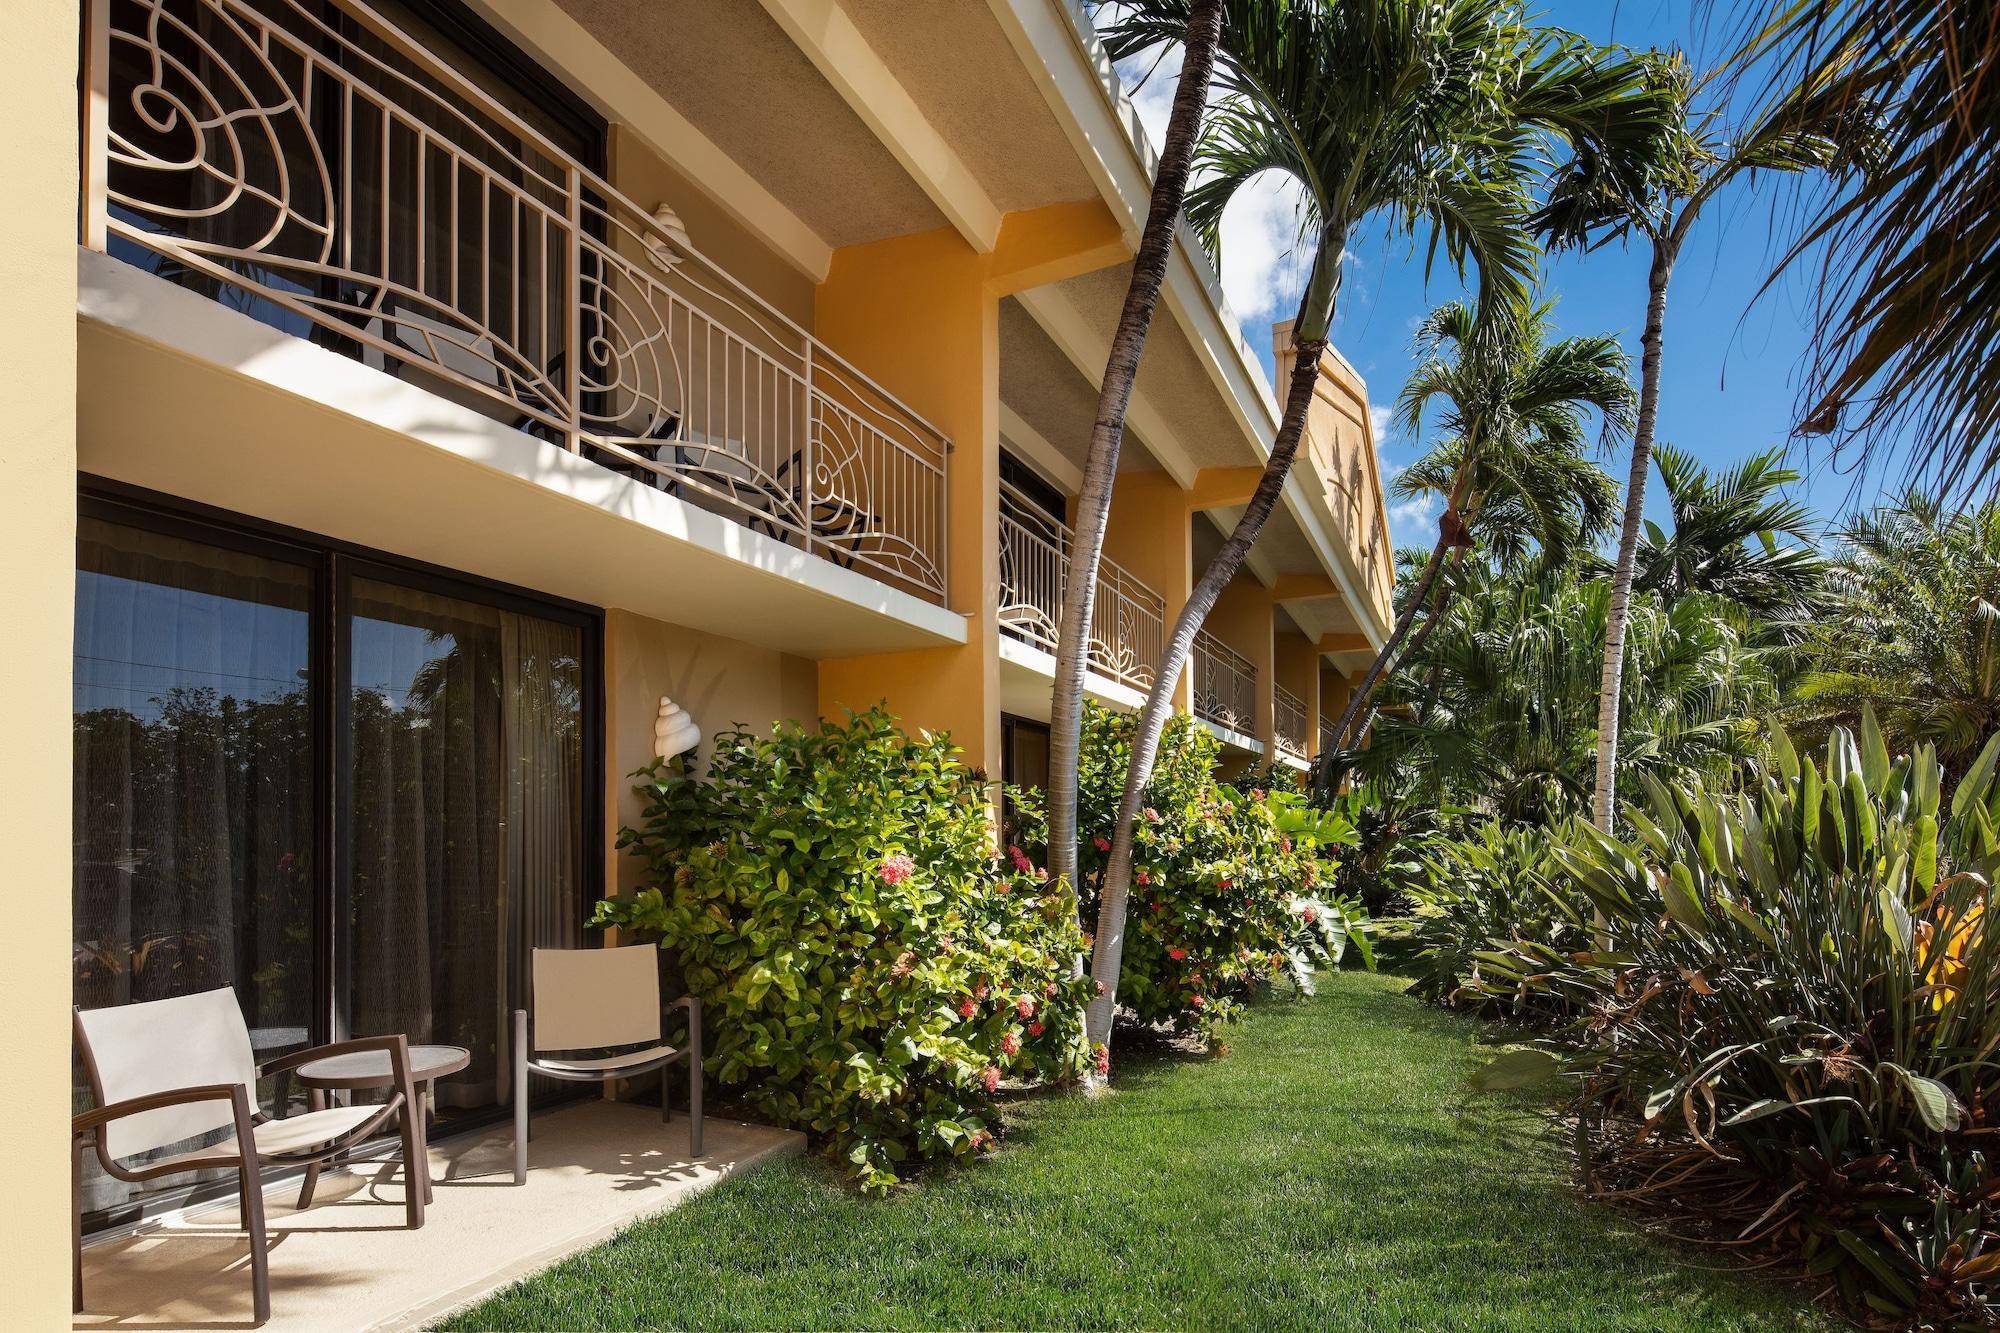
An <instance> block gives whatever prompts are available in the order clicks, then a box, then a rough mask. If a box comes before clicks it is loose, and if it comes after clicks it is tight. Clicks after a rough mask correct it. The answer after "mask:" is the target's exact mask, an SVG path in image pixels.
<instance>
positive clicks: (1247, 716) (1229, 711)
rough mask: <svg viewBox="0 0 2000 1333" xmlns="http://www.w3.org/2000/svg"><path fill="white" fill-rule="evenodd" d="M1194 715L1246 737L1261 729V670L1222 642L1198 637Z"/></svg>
mask: <svg viewBox="0 0 2000 1333" xmlns="http://www.w3.org/2000/svg"><path fill="white" fill-rule="evenodd" d="M1194 714H1195V716H1196V717H1202V718H1207V719H1208V720H1209V721H1210V722H1213V723H1215V724H1216V725H1217V726H1218V727H1227V728H1229V729H1230V730H1231V731H1236V732H1241V733H1243V734H1244V735H1246V736H1247V735H1254V734H1255V733H1256V730H1257V668H1256V665H1255V664H1254V663H1252V662H1251V661H1250V659H1249V658H1247V657H1245V656H1244V655H1243V654H1241V653H1239V652H1237V651H1236V650H1235V649H1234V648H1231V647H1230V646H1229V645H1228V644H1226V643H1224V642H1223V641H1222V640H1220V639H1218V638H1216V637H1215V636H1214V635H1213V634H1210V633H1209V632H1208V631H1207V630H1200V631H1198V632H1197V633H1196V634H1195V636H1194Z"/></svg>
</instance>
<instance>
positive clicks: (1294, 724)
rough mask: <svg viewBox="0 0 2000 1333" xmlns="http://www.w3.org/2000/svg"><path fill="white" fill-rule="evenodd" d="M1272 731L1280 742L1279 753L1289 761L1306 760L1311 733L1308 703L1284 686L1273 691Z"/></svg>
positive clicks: (1302, 761) (1301, 761) (1273, 688)
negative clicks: (1307, 709) (1308, 720)
mask: <svg viewBox="0 0 2000 1333" xmlns="http://www.w3.org/2000/svg"><path fill="white" fill-rule="evenodd" d="M1271 730H1272V733H1273V735H1274V737H1275V738H1276V740H1277V742H1278V753H1279V754H1280V755H1283V756H1284V757H1285V758H1287V759H1295V760H1297V761H1299V762H1300V763H1304V762H1305V760H1306V745H1307V741H1308V738H1309V737H1310V735H1311V733H1310V732H1309V731H1308V730H1307V723H1306V701H1305V700H1304V699H1301V698H1300V697H1299V696H1298V695H1296V694H1294V693H1292V691H1290V690H1288V689H1286V688H1285V687H1284V686H1282V685H1276V686H1273V687H1272V690H1271Z"/></svg>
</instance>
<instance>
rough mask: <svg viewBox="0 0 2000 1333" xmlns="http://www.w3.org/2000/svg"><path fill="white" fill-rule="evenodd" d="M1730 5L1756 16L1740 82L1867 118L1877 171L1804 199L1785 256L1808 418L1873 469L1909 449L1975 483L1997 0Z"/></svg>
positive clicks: (1986, 402)
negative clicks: (1806, 292)
mask: <svg viewBox="0 0 2000 1333" xmlns="http://www.w3.org/2000/svg"><path fill="white" fill-rule="evenodd" d="M1732 7H1733V8H1734V9H1736V10H1737V11H1738V12H1739V13H1740V14H1742V15H1744V16H1745V17H1746V18H1747V19H1748V20H1749V25H1750V29H1751V31H1750V36H1749V40H1748V42H1747V45H1746V49H1745V51H1744V52H1743V54H1742V55H1741V56H1740V57H1739V58H1738V60H1737V62H1736V63H1737V66H1738V67H1739V68H1740V69H1742V70H1743V71H1745V77H1746V78H1754V79H1758V80H1761V81H1762V82H1763V84H1764V86H1765V87H1766V88H1767V89H1768V90H1770V91H1772V92H1774V93H1777V94H1782V95H1788V96H1790V97H1791V98H1793V99H1794V100H1795V101H1796V102H1797V103H1798V104H1799V105H1800V107H1801V109H1802V114H1803V115H1805V116H1806V117H1809V118H1825V117H1827V116H1828V115H1829V114H1831V115H1837V116H1839V117H1841V118H1843V119H1845V120H1846V121H1847V122H1849V123H1850V124H1852V125H1855V126H1856V127H1865V128H1867V129H1868V130H1869V131H1870V132H1869V134H1868V136H1867V145H1868V147H1869V149H1870V157H1871V161H1870V162H1869V170H1868V171H1867V172H1866V174H1865V175H1863V176H1862V177H1861V178H1860V179H1859V180H1858V181H1857V182H1855V183H1854V184H1853V185H1852V187H1851V188H1845V187H1844V186H1843V188H1828V189H1826V190H1825V191H1823V192H1820V194H1819V197H1815V198H1811V199H1808V200H1806V201H1804V206H1802V207H1801V208H1800V209H1799V210H1798V216H1799V217H1800V218H1801V219H1802V220H1803V222H1802V225H1801V227H1800V229H1799V235H1798V238H1797V240H1796V242H1795V243H1794V244H1793V245H1792V247H1791V248H1790V249H1789V250H1788V251H1787V252H1786V253H1785V255H1784V256H1783V259H1782V261H1781V264H1782V266H1785V267H1790V266H1795V265H1796V266H1803V267H1805V268H1806V269H1807V270H1808V271H1809V273H1810V276H1811V282H1812V288H1813V291H1814V293H1815V295H1816V305H1817V311H1816V315H1817V317H1816V318H1815V319H1813V320H1812V321H1811V327H1812V328H1813V329H1814V330H1815V340H1814V347H1813V355H1812V357H1811V359H1810V362H1809V364H1808V366H1807V368H1806V380H1805V384H1804V386H1803V398H1802V404H1801V405H1802V408H1803V413H1802V417H1803V424H1802V427H1801V429H1802V430H1805V431H1807V432H1813V433H1825V432H1829V431H1832V430H1834V429H1835V428H1836V427H1837V426H1838V427H1843V428H1845V429H1847V430H1849V431H1851V432H1852V433H1853V434H1854V435H1855V437H1857V438H1858V439H1859V441H1860V445H1861V457H1860V458H1859V459H1858V460H1857V462H1858V463H1859V464H1861V465H1862V466H1863V467H1864V469H1865V467H1866V465H1867V464H1868V463H1869V462H1870V461H1879V459H1881V458H1882V457H1886V456H1890V455H1892V454H1900V455H1902V456H1903V459H1904V462H1905V463H1906V465H1907V467H1908V469H1909V472H1910V479H1911V480H1912V481H1913V482H1916V481H1919V480H1920V479H1921V480H1926V481H1928V483H1929V484H1930V485H1931V486H1932V488H1934V489H1937V490H1939V491H1941V492H1943V493H1944V494H1946V495H1948V496H1951V497H1954V498H1956V497H1962V496H1971V495H1976V494H1978V493H1979V492H1980V490H1981V488H1982V486H1983V485H1984V484H1985V483H1986V482H1988V480H1989V479H1990V478H1991V477H1992V475H1993V472H1994V469H1995V467H1996V466H1997V465H2000V378H1996V377H1995V376H1994V375H1993V373H1992V366H1993V362H1994V356H1995V353H1996V351H2000V173H1995V172H1994V171H1993V169H1992V167H1993V163H1994V161H1995V160H1996V159H2000V81H1996V80H1995V79H1993V78H1992V77H1990V72H1991V71H1992V70H1993V69H1994V68H1995V67H1996V65H2000V6H1996V5H1993V4H1990V3H1987V0H1817V2H1816V3H1812V4H1802V3H1799V2H1798V0H1735V3H1734V5H1733V6H1732ZM1843 416H1845V417H1847V418H1848V419H1847V420H1845V421H1843V420H1842V417H1843ZM1906 442H1914V444H1908V443H1906ZM1905 450H1907V452H1905Z"/></svg>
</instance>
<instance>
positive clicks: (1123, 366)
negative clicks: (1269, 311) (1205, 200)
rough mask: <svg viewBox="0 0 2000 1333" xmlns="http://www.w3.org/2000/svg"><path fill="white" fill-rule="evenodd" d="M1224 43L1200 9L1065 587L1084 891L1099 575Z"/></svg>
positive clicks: (1053, 766)
mask: <svg viewBox="0 0 2000 1333" xmlns="http://www.w3.org/2000/svg"><path fill="white" fill-rule="evenodd" d="M1221 35H1222V2H1221V0H1193V2H1192V3H1191V4H1190V5H1189V7H1188V26H1187V36H1186V39H1185V41H1184V42H1183V44H1182V56H1181V76H1180V84H1179V86H1178V87H1177V88H1176V89H1175V90H1174V106H1173V113H1172V114H1171V115H1170V116H1169V117H1168V120H1167V138H1166V143H1165V145H1164V146H1163V147H1162V149H1161V152H1160V165H1159V170H1158V172H1157V173H1156V174H1155V175H1154V177H1153V197H1152V203H1151V205H1150V206H1149V207H1148V209H1147V213H1146V229H1145V231H1144V232H1143V233H1142V234H1141V236H1140V239H1139V253H1138V254H1137V256H1135V257H1134V259H1133V261H1132V279H1131V282H1130V283H1129V284H1128V285H1127V286H1126V289H1125V307H1124V309H1123V310H1122V311H1121V312H1120V314H1119V317H1118V330H1117V332H1116V334H1114V335H1113V337H1112V339H1111V355H1110V357H1109V358H1108V359H1107V360H1106V362H1105V366H1104V381H1103V383H1102V385H1101V386H1100V387H1099V389H1098V395H1097V421H1096V424H1095V425H1094V426H1092V428H1091V432H1090V454H1089V456H1088V458H1086V459H1085V460H1084V465H1083V490H1082V493H1081V494H1080V495H1079V496H1078V497H1077V506H1076V532H1075V534H1074V536H1073V537H1072V539H1071V543H1070V557H1069V570H1068V573H1067V575H1066V577H1065V578H1064V580H1063V603H1062V625H1061V628H1060V630H1059V631H1058V633H1057V635H1056V665H1055V686H1054V689H1053V692H1052V694H1051V696H1050V699H1049V791H1048V819H1049V873H1050V874H1051V875H1053V876H1057V877H1059V878H1062V879H1064V880H1066V881H1067V882H1068V883H1070V884H1075V883H1076V858H1077V849H1076V837H1077V834H1076V801H1077V791H1076V783H1077V761H1078V751H1079V749H1080V747H1081V744H1082V728H1083V678H1084V673H1085V671H1086V670H1087V669H1088V666H1089V658H1090V653H1089V643H1090V624H1091V616H1092V614H1093V613H1094V611H1095V605H1096V601H1097V567H1098V562H1099V560H1100V558H1101V557H1102V556H1103V554H1104V528H1105V523H1106V521H1107V520H1108V519H1109V517H1110V513H1111V489H1112V485H1113V483H1114V482H1115V481H1116V480H1117V476H1118V450H1119V446H1120V444H1121V443H1122V442H1123V439H1124V435H1125V411H1126V408H1127V406H1128V405H1129V404H1130V402H1131V400H1132V382H1133V380H1134V379H1135V378H1137V376H1138V373H1139V356H1140V353H1141V352H1142V351H1144V349H1145V346H1146V333H1147V330H1148V329H1149V328H1150V327H1151V325H1152V322H1153V311H1154V309H1155V308H1156V307H1157V306H1158V304H1159V300H1160V288H1161V286H1162V284H1163V283H1164V282H1165V281H1166V276H1167V260H1168V258H1169V256H1170V255H1171V254H1172V253H1173V245H1174V229H1175V226H1176V224H1177V223H1178V222H1179V219H1180V214H1181V204H1182V201H1183V200H1184V199H1185V197H1186V195H1187V183H1188V173H1189V170H1190V168H1191V166H1192V164H1193V162H1194V145H1195V139H1196V137H1197V136H1198V134H1199V131H1200V129H1201V115H1202V109H1203V107H1204V106H1206V105H1207V102H1208V85H1209V79H1210V76H1211V75H1212V74H1213V73H1214V69H1215V50H1216V46H1217V43H1218V42H1219V41H1220V39H1221Z"/></svg>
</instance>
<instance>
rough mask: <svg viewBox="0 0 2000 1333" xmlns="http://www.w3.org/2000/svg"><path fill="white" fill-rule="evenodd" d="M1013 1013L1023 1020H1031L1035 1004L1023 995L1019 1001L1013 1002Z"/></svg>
mask: <svg viewBox="0 0 2000 1333" xmlns="http://www.w3.org/2000/svg"><path fill="white" fill-rule="evenodd" d="M1014 1012H1015V1013H1017V1014H1019V1015H1020V1016H1021V1017H1023V1018H1033V1017H1034V1016H1035V1002H1034V1001H1033V1000H1031V999H1029V998H1028V997H1027V996H1025V995H1023V996H1022V997H1021V998H1020V999H1018V1000H1016V1001H1014Z"/></svg>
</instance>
